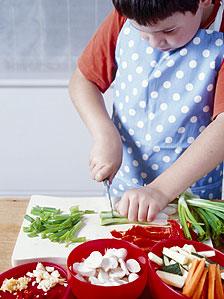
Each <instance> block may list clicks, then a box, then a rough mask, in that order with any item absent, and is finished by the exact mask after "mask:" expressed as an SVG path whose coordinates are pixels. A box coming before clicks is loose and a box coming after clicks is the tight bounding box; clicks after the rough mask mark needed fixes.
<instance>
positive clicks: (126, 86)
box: [111, 21, 224, 199]
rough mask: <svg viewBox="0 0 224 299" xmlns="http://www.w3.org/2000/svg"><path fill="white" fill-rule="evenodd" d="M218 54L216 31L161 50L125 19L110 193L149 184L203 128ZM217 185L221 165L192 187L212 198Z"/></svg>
mask: <svg viewBox="0 0 224 299" xmlns="http://www.w3.org/2000/svg"><path fill="white" fill-rule="evenodd" d="M223 54H224V45H223V33H221V32H216V31H211V30H199V31H198V32H197V34H196V35H195V36H194V38H193V39H192V40H191V41H190V42H189V43H188V44H187V45H185V46H184V47H182V48H179V49H176V50H173V51H169V52H168V51H167V52H162V51H159V50H158V49H155V48H152V47H150V45H149V44H148V42H147V41H146V40H144V39H142V38H141V36H140V34H139V31H137V30H136V29H135V28H133V26H132V25H131V24H130V22H129V21H126V23H125V24H124V26H123V28H122V30H121V32H120V34H119V37H118V41H117V46H116V53H115V55H116V62H117V66H118V69H117V73H116V78H115V81H114V83H115V86H114V105H113V117H112V118H113V121H114V124H115V125H116V127H117V129H118V130H119V132H120V135H121V138H122V142H123V161H122V165H121V167H120V169H119V171H118V173H117V174H116V176H115V178H114V180H113V183H112V186H111V190H112V192H113V195H114V196H122V194H123V192H124V191H126V190H128V189H132V188H139V187H140V186H144V185H145V184H149V183H150V182H152V181H153V180H154V179H155V178H156V177H157V176H159V175H160V174H161V173H162V172H163V171H164V170H165V169H167V168H168V167H169V166H170V165H171V164H172V163H173V162H174V161H175V160H177V159H178V157H179V156H180V155H181V154H182V153H183V152H184V151H185V150H186V149H187V147H188V146H189V145H190V144H191V143H192V142H194V140H195V139H196V138H197V137H198V135H199V134H200V133H201V132H202V131H203V130H204V128H205V127H207V126H208V124H209V123H210V122H211V118H212V112H213V104H214V92H215V83H216V78H217V73H218V71H219V69H220V67H221V64H222V61H223ZM208 142H209V141H208ZM202 151H203V149H202ZM183 173H184V169H183ZM173 183H174V184H175V182H173ZM221 188H222V164H220V165H219V166H217V167H216V169H214V170H213V171H211V172H210V173H208V174H207V175H206V176H204V177H203V178H201V179H200V180H199V181H197V182H196V183H195V184H194V185H193V186H192V187H191V190H192V192H193V193H195V194H197V195H199V196H200V197H203V198H210V199H212V198H221Z"/></svg>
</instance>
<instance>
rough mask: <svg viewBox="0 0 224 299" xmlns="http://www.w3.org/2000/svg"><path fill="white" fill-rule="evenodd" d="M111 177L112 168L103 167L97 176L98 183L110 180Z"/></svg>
mask: <svg viewBox="0 0 224 299" xmlns="http://www.w3.org/2000/svg"><path fill="white" fill-rule="evenodd" d="M110 175H111V169H110V167H108V166H105V165H104V166H103V167H101V168H100V169H99V170H98V172H97V173H96V175H95V179H96V180H97V181H98V182H101V181H103V180H105V179H107V178H109V177H110Z"/></svg>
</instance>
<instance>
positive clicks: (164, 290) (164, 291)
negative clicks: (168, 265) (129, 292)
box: [148, 239, 224, 299]
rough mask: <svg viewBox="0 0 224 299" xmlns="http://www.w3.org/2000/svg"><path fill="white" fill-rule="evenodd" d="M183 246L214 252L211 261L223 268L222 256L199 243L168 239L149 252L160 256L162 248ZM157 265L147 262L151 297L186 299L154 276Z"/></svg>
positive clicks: (223, 258) (223, 256) (223, 259)
mask: <svg viewBox="0 0 224 299" xmlns="http://www.w3.org/2000/svg"><path fill="white" fill-rule="evenodd" d="M185 244H189V245H193V246H194V248H195V249H196V251H206V250H214V251H215V256H214V257H211V258H209V259H211V260H212V261H214V262H216V263H218V264H220V266H224V254H223V253H221V252H220V251H218V250H216V249H214V248H212V247H210V246H208V245H205V244H203V243H200V242H196V241H191V240H185V239H168V240H164V241H161V242H159V243H158V244H156V245H155V246H153V247H152V249H151V252H153V253H154V254H156V255H158V256H160V257H161V256H162V250H163V247H168V248H170V247H172V246H179V247H183V246H184V245H185ZM158 268H159V267H158V265H157V264H155V263H154V262H152V261H150V260H149V280H148V287H149V292H150V295H151V297H150V298H154V299H158V298H166V299H187V297H186V296H184V295H182V294H181V292H178V291H177V290H176V289H174V288H172V287H171V286H168V285H167V284H166V283H164V282H163V281H162V280H161V279H160V278H159V276H158V275H157V274H156V270H158Z"/></svg>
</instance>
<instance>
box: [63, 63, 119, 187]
mask: <svg viewBox="0 0 224 299" xmlns="http://www.w3.org/2000/svg"><path fill="white" fill-rule="evenodd" d="M69 92H70V96H71V99H72V102H73V104H74V105H75V107H76V109H77V110H78V112H79V114H80V116H81V118H82V120H83V121H84V123H85V125H86V126H87V128H88V129H89V131H90V133H91V135H92V137H93V141H94V145H93V148H92V152H91V155H90V169H91V174H92V177H93V179H96V180H97V181H102V180H103V179H105V178H109V179H110V181H111V180H112V178H113V177H114V175H115V174H116V172H117V170H118V169H119V167H120V164H121V160H122V143H121V139H120V135H119V133H118V131H117V129H116V128H115V126H114V124H113V122H112V120H111V119H110V117H109V115H108V113H107V110H106V107H105V104H104V99H103V96H102V94H101V92H100V91H99V89H98V87H97V86H96V85H95V84H93V83H92V82H90V81H88V80H87V79H86V78H85V77H84V76H83V75H82V73H81V72H80V70H79V69H78V68H77V70H76V71H75V73H74V74H73V76H72V78H71V81H70V84H69Z"/></svg>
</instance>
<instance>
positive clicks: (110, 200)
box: [103, 179, 114, 218]
mask: <svg viewBox="0 0 224 299" xmlns="http://www.w3.org/2000/svg"><path fill="white" fill-rule="evenodd" d="M103 184H104V187H105V190H106V196H107V199H108V200H109V202H110V209H111V216H112V218H114V210H113V204H112V199H111V196H110V182H109V180H107V179H106V180H104V181H103Z"/></svg>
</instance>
